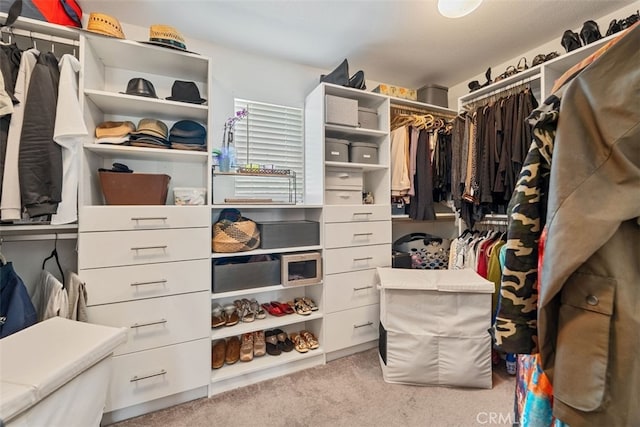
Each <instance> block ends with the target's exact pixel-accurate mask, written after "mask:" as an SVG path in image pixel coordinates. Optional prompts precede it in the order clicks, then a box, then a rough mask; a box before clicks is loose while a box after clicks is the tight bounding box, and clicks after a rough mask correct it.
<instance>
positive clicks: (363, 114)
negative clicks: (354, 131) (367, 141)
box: [358, 107, 378, 129]
mask: <svg viewBox="0 0 640 427" xmlns="http://www.w3.org/2000/svg"><path fill="white" fill-rule="evenodd" d="M358 124H359V125H360V127H361V128H366V129H378V110H376V109H374V108H365V107H358Z"/></svg>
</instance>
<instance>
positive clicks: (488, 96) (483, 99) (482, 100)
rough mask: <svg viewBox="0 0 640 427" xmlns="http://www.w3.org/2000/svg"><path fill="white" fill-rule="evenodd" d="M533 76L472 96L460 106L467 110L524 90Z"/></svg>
mask: <svg viewBox="0 0 640 427" xmlns="http://www.w3.org/2000/svg"><path fill="white" fill-rule="evenodd" d="M534 77H535V76H533V77H527V78H524V79H521V80H517V81H515V82H513V83H509V84H508V85H507V86H504V87H501V88H499V89H495V90H492V91H491V92H487V93H485V94H484V95H482V96H480V97H478V98H474V99H472V100H470V101H467V102H465V103H463V104H462V108H463V109H464V110H465V111H469V110H472V109H474V108H476V107H482V106H484V105H487V104H489V103H490V102H492V101H495V100H496V99H499V98H502V97H504V96H508V95H511V94H512V93H514V92H515V93H517V92H520V91H521V90H524V89H526V88H527V87H529V84H530V83H531V82H532V81H533V80H534Z"/></svg>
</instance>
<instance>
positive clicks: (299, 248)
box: [211, 245, 322, 258]
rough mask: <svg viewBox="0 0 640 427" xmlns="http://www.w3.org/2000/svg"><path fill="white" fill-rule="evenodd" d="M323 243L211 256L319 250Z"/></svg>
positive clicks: (221, 253)
mask: <svg viewBox="0 0 640 427" xmlns="http://www.w3.org/2000/svg"><path fill="white" fill-rule="evenodd" d="M321 249H322V246H321V245H313V246H292V247H287V248H274V249H254V250H252V251H246V252H230V253H223V252H213V253H212V254H211V258H226V257H234V256H250V255H263V254H281V253H285V252H303V251H318V250H321Z"/></svg>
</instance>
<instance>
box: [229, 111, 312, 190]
mask: <svg viewBox="0 0 640 427" xmlns="http://www.w3.org/2000/svg"><path fill="white" fill-rule="evenodd" d="M234 103H235V111H240V110H242V109H243V108H246V109H247V111H248V112H249V114H248V115H247V117H245V118H244V119H242V120H239V121H238V122H237V123H236V126H235V131H234V144H235V146H236V157H237V164H238V166H240V167H241V166H244V165H254V164H259V165H273V167H274V168H275V169H289V170H292V171H294V172H295V174H296V185H295V193H296V194H295V195H294V196H293V197H292V200H295V201H296V202H298V203H301V202H302V201H303V193H304V191H303V189H304V129H303V111H302V109H301V108H293V107H286V106H282V105H273V104H265V103H262V102H254V101H248V100H244V99H235V102H234ZM290 184H292V183H290V182H289V180H288V179H284V178H273V177H257V178H256V177H246V178H245V177H242V178H236V179H235V195H236V197H240V198H243V197H244V198H271V199H273V200H274V202H275V201H283V202H286V201H288V200H289V191H290Z"/></svg>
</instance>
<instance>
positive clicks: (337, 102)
mask: <svg viewBox="0 0 640 427" xmlns="http://www.w3.org/2000/svg"><path fill="white" fill-rule="evenodd" d="M325 122H326V123H328V124H332V125H343V126H353V127H357V126H358V101H357V100H355V99H349V98H343V97H341V96H334V95H326V102H325Z"/></svg>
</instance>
